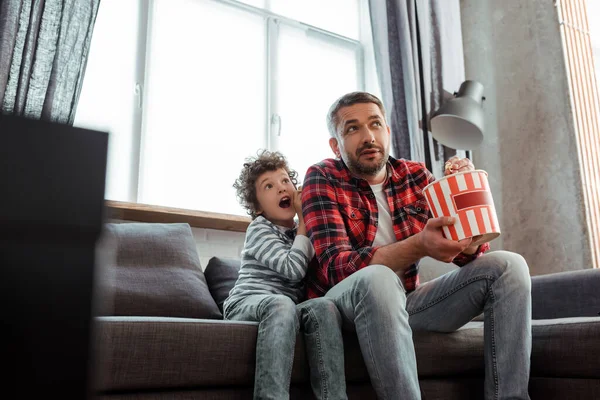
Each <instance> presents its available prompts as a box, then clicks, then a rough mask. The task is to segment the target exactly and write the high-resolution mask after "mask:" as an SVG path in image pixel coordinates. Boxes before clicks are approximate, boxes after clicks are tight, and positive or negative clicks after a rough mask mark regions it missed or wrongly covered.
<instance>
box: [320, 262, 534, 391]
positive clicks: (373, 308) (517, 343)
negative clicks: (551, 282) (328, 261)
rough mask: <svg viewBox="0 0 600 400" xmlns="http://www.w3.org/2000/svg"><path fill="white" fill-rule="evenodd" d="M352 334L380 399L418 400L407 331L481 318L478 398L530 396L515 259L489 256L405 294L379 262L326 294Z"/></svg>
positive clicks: (527, 286) (523, 286) (526, 305)
mask: <svg viewBox="0 0 600 400" xmlns="http://www.w3.org/2000/svg"><path fill="white" fill-rule="evenodd" d="M325 296H326V298H330V299H332V300H333V301H334V302H335V303H336V305H337V306H338V308H339V309H340V311H341V313H342V318H343V320H344V326H346V327H349V328H351V329H354V330H355V331H356V334H357V336H358V340H359V343H360V347H361V352H362V355H363V358H364V360H365V364H366V366H367V370H368V372H369V376H370V378H371V382H372V384H373V387H374V389H375V392H376V393H377V397H378V398H379V399H380V400H384V399H403V400H412V399H420V398H421V393H420V388H419V380H418V374H417V362H416V357H415V349H414V345H413V341H412V335H413V332H414V333H415V334H418V332H419V331H433V332H453V331H455V330H457V329H458V328H460V327H461V326H463V325H465V324H466V323H467V322H469V321H471V320H472V319H473V318H474V317H476V316H478V315H479V314H481V312H482V311H483V313H484V359H485V385H484V391H485V393H484V396H485V399H488V400H492V399H493V400H499V399H529V395H528V391H527V388H528V383H529V369H530V355H531V278H530V276H529V270H528V266H527V263H526V262H525V260H524V259H523V257H521V256H520V255H518V254H515V253H511V252H506V251H495V252H490V253H487V254H484V255H482V256H480V257H479V258H477V259H475V260H474V261H472V262H471V263H469V264H467V265H465V266H463V267H462V268H459V269H456V270H453V271H452V272H449V273H447V274H445V275H443V276H441V277H439V278H437V279H434V280H432V281H430V282H427V283H424V284H422V285H421V286H419V287H418V288H417V289H416V290H415V291H413V292H411V293H409V294H406V291H405V290H404V288H403V286H402V283H401V281H400V279H399V278H398V276H397V275H396V274H395V273H394V272H393V271H392V270H390V269H389V268H387V267H385V266H383V265H371V266H368V267H366V268H363V269H362V270H360V271H357V272H355V273H354V274H352V275H351V276H349V277H348V278H346V279H344V280H343V281H342V282H340V283H338V284H337V285H335V286H334V287H333V288H331V289H330V290H329V292H327V294H326V295H325Z"/></svg>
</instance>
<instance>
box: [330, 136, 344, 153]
mask: <svg viewBox="0 0 600 400" xmlns="http://www.w3.org/2000/svg"><path fill="white" fill-rule="evenodd" d="M329 147H331V151H333V154H335V156H336V157H341V153H340V147H339V146H338V141H337V139H336V138H329Z"/></svg>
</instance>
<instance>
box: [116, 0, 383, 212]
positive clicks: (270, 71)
mask: <svg viewBox="0 0 600 400" xmlns="http://www.w3.org/2000/svg"><path fill="white" fill-rule="evenodd" d="M208 1H213V2H217V3H220V4H223V5H226V6H230V7H233V8H236V9H237V10H241V11H245V12H250V13H253V14H255V15H258V16H261V17H262V18H264V21H265V41H266V43H265V45H266V49H267V51H266V57H267V60H266V61H267V63H266V65H267V68H266V69H265V74H266V82H267V84H266V87H265V90H266V96H265V101H266V115H265V118H266V120H265V122H266V124H265V126H266V132H265V137H266V143H267V147H268V149H270V150H276V149H278V145H279V144H278V137H279V136H280V128H281V124H282V121H281V116H280V115H279V114H278V112H277V111H278V110H277V104H278V103H277V89H278V88H277V86H276V84H277V82H278V81H277V79H276V78H277V56H278V54H277V39H278V27H279V25H280V24H285V25H287V26H289V27H293V28H296V29H301V30H304V31H305V32H306V34H307V35H312V36H315V37H318V38H319V39H320V40H324V41H326V42H329V43H332V44H335V45H336V46H345V47H348V48H351V49H353V50H354V51H355V52H356V57H357V75H358V76H357V82H358V86H359V88H360V90H366V89H365V88H366V86H367V85H366V82H367V75H368V72H369V71H368V66H367V63H366V62H365V53H366V51H368V49H366V47H367V46H368V44H367V43H368V42H367V40H366V38H367V36H366V34H369V35H370V32H367V33H366V32H365V29H364V21H365V20H364V18H367V17H368V14H367V15H365V12H368V7H367V6H366V5H365V1H364V0H359V14H360V15H359V39H352V38H348V37H345V36H342V35H340V34H337V33H334V32H330V31H327V30H325V29H322V28H319V27H316V26H313V25H310V24H307V23H304V22H301V21H298V20H295V19H292V18H288V17H285V16H283V15H279V14H277V13H274V12H272V11H269V10H265V9H262V8H258V7H255V6H252V5H249V4H246V3H242V2H240V1H236V0H208ZM154 3H155V1H154V0H138V10H139V13H140V16H139V20H140V23H139V29H138V37H137V44H138V48H137V60H138V61H137V63H136V72H135V78H136V79H135V80H136V83H135V87H134V98H135V101H136V104H137V107H135V109H134V118H133V120H134V124H133V127H132V141H133V143H132V155H131V162H130V165H131V170H130V171H128V173H129V174H130V179H129V188H128V191H127V193H128V198H127V199H125V200H124V201H123V202H124V203H136V204H139V199H140V188H141V185H142V184H143V182H141V180H142V178H141V171H142V168H143V165H144V154H143V151H142V149H143V148H144V139H145V138H144V136H145V134H144V133H145V131H146V122H145V121H146V118H145V115H146V113H145V110H146V109H147V98H146V96H145V92H146V90H145V89H146V87H147V83H148V82H147V73H146V71H148V69H149V68H150V65H149V63H150V58H151V57H150V56H151V54H150V51H151V48H152V47H151V46H152V34H153V27H152V21H153V10H154ZM371 72H373V73H374V71H371ZM156 206H159V207H162V206H165V205H162V204H157V205H156ZM217 214H218V213H217Z"/></svg>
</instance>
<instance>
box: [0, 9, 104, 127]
mask: <svg viewBox="0 0 600 400" xmlns="http://www.w3.org/2000/svg"><path fill="white" fill-rule="evenodd" d="M99 3H100V0H2V1H0V106H1V112H2V113H3V114H11V115H16V116H23V117H27V118H32V119H43V120H48V121H53V122H60V123H66V124H69V125H72V124H73V121H74V119H75V111H76V106H77V101H78V99H79V93H80V91H81V86H82V83H83V76H84V72H85V66H86V62H87V57H88V53H89V47H90V43H91V39H92V31H93V27H94V23H95V20H96V15H97V12H98V6H99Z"/></svg>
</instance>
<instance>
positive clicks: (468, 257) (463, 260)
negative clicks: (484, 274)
mask: <svg viewBox="0 0 600 400" xmlns="http://www.w3.org/2000/svg"><path fill="white" fill-rule="evenodd" d="M489 249H490V244H489V243H484V244H482V245H480V246H479V248H478V249H477V251H476V252H475V253H473V254H464V253H460V254H459V255H457V256H456V257H454V260H452V262H453V263H454V264H456V265H458V266H459V267H462V266H464V265H466V264H468V263H470V262H471V261H473V260H474V259H476V258H477V257H479V256H481V255H482V254H483V253H485V252H486V251H488V250H489Z"/></svg>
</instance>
